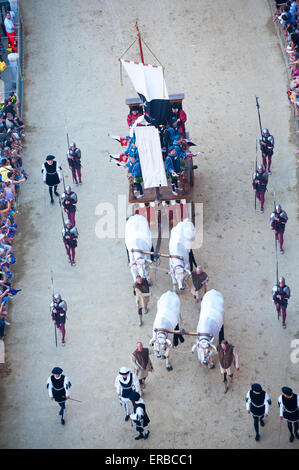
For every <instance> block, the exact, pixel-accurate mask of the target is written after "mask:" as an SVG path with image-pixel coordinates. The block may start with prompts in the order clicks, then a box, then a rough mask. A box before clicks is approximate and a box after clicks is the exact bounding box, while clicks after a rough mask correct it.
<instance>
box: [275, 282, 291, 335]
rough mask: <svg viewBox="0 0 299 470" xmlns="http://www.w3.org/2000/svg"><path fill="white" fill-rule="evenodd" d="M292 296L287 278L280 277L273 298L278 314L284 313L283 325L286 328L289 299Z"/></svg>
mask: <svg viewBox="0 0 299 470" xmlns="http://www.w3.org/2000/svg"><path fill="white" fill-rule="evenodd" d="M290 297H291V289H290V288H289V286H287V285H286V283H285V278H284V277H283V276H282V277H280V278H279V279H278V284H276V285H275V286H273V289H272V299H273V302H274V304H275V308H276V311H277V313H278V316H279V315H280V312H281V313H282V327H283V328H286V318H287V306H288V300H289V298H290Z"/></svg>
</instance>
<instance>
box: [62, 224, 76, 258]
mask: <svg viewBox="0 0 299 470" xmlns="http://www.w3.org/2000/svg"><path fill="white" fill-rule="evenodd" d="M78 236H79V233H78V230H77V228H76V227H75V226H73V224H72V222H71V221H70V220H69V219H67V220H66V221H65V223H64V228H63V229H62V238H63V243H64V245H65V249H66V254H67V256H68V259H69V262H70V263H71V265H72V266H76V263H75V249H76V247H77V245H78V242H77V239H78Z"/></svg>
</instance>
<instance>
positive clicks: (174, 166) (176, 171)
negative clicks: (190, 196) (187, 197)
mask: <svg viewBox="0 0 299 470" xmlns="http://www.w3.org/2000/svg"><path fill="white" fill-rule="evenodd" d="M165 169H166V175H167V178H170V180H171V189H172V194H174V195H175V196H177V195H178V193H177V192H176V190H179V191H183V189H184V188H180V187H179V185H178V179H179V176H180V174H181V172H182V165H181V159H180V157H179V155H178V153H177V151H176V149H175V147H173V146H172V147H169V154H168V155H167V157H166V160H165Z"/></svg>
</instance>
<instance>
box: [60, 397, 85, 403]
mask: <svg viewBox="0 0 299 470" xmlns="http://www.w3.org/2000/svg"><path fill="white" fill-rule="evenodd" d="M62 398H65V399H66V397H62ZM68 400H73V401H77V402H78V403H82V401H80V400H75V398H71V397H68Z"/></svg>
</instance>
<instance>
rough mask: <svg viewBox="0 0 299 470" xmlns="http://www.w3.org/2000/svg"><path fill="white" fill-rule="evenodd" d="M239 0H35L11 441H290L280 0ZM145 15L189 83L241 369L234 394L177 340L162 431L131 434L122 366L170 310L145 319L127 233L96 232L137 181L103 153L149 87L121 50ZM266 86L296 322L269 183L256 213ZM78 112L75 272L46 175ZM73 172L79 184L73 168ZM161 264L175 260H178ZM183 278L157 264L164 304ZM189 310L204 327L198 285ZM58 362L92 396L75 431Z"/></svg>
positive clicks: (165, 384)
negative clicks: (258, 434) (61, 304)
mask: <svg viewBox="0 0 299 470" xmlns="http://www.w3.org/2000/svg"><path fill="white" fill-rule="evenodd" d="M207 3H208V5H207ZM211 3H212V4H211ZM240 3H241V2H239V1H238V0H227V1H226V2H225V7H224V6H223V2H221V1H219V0H217V1H214V2H204V1H202V0H200V1H199V0H188V1H187V2H184V3H183V6H182V3H181V2H177V1H170V0H165V1H164V2H163V4H164V8H163V9H162V8H160V7H159V5H160V2H158V1H156V0H151V1H145V0H141V1H138V2H136V1H132V2H129V4H128V3H125V4H124V2H121V1H116V0H113V1H112V2H109V1H108V0H107V1H99V0H89V1H88V2H87V3H86V6H85V8H84V11H83V8H82V2H79V1H78V0H72V1H71V0H65V1H64V2H63V8H61V2H59V1H57V0H52V1H51V2H41V1H40V0H23V5H24V7H23V9H24V20H25V28H26V34H25V40H26V58H25V63H26V81H25V97H26V100H25V116H24V118H25V122H26V125H27V131H26V135H27V136H26V152H25V158H24V160H25V168H26V170H28V171H29V173H30V180H29V183H28V184H27V185H25V186H23V189H22V197H21V200H22V203H21V207H20V211H21V215H20V217H19V220H18V221H19V223H20V227H21V228H20V231H19V234H18V241H17V245H18V248H17V269H18V272H17V273H16V282H15V287H21V288H22V289H23V292H22V293H21V294H19V295H18V296H17V298H16V299H15V300H14V305H13V310H12V309H11V310H12V312H11V314H10V318H11V321H12V326H11V327H10V331H9V333H8V335H7V338H6V351H7V361H8V362H7V366H6V372H7V373H6V374H4V373H2V375H1V396H2V400H1V422H0V425H1V429H2V432H1V436H0V445H1V447H2V448H48V449H53V448H135V447H136V448H142V447H146V448H179V447H180V448H256V447H259V448H274V447H276V445H277V439H278V429H279V419H278V409H277V408H276V402H277V397H278V395H279V394H280V388H281V386H282V385H290V386H292V387H293V388H294V390H295V391H299V383H298V374H297V371H298V365H296V364H292V363H291V361H290V357H289V355H290V352H291V349H290V342H291V340H292V339H293V338H296V337H299V322H298V313H299V310H298V306H297V305H298V303H299V302H298V293H297V292H296V280H297V274H298V266H297V265H296V255H297V254H298V248H299V242H298V240H299V238H298V232H299V225H298V219H297V218H296V213H297V210H298V202H297V201H298V198H297V186H296V185H297V180H296V157H295V144H294V142H293V139H292V135H293V132H294V131H293V128H292V126H290V122H291V115H290V110H289V107H288V102H287V99H286V94H285V90H286V73H285V69H284V68H283V60H282V57H281V52H280V49H279V45H278V41H277V38H276V36H275V32H274V28H273V25H272V23H271V20H270V18H269V15H270V13H269V10H268V6H267V2H266V1H262V2H261V1H260V0H251V1H249V2H242V7H241V6H240ZM157 12H159V14H157ZM135 17H138V18H139V24H140V29H141V31H142V33H143V36H144V40H145V41H146V42H147V43H148V44H149V45H150V47H151V49H152V50H153V51H154V52H155V54H156V56H157V57H158V58H159V60H160V61H161V62H162V63H163V64H164V65H165V66H166V83H167V87H168V91H169V93H180V92H184V93H185V97H186V98H185V101H184V107H185V110H186V112H187V114H188V123H187V124H188V126H187V127H188V130H189V131H190V134H191V136H192V137H193V139H194V141H196V142H198V143H199V144H200V146H199V148H200V150H203V151H204V152H205V158H203V159H202V160H201V161H200V167H199V170H198V172H197V176H196V180H195V189H194V201H195V202H203V204H204V243H203V246H202V249H201V250H200V251H199V252H198V251H197V252H196V257H197V259H199V260H200V263H201V264H203V265H204V267H205V268H206V270H207V272H208V274H209V277H210V285H209V287H210V288H212V287H214V288H216V289H219V290H221V291H222V292H223V294H224V297H225V306H226V321H225V332H226V336H227V338H228V339H229V340H230V341H231V342H232V343H233V344H235V345H236V347H237V349H238V351H239V357H240V372H239V375H238V376H237V377H236V380H235V384H234V386H233V390H230V391H229V393H227V395H225V396H224V395H223V393H222V385H221V382H220V374H219V371H218V369H216V370H214V371H209V370H207V369H204V368H203V367H201V366H200V365H199V364H198V361H197V359H196V357H194V356H191V354H180V353H173V355H172V362H173V366H174V370H173V372H171V373H168V372H167V371H166V370H165V367H164V363H158V362H157V361H154V367H155V372H154V373H153V374H152V375H151V377H150V379H149V381H148V385H147V388H146V393H145V401H146V405H147V409H148V414H149V416H150V418H151V427H150V429H151V431H152V432H151V436H150V439H149V440H148V441H146V442H142V443H140V442H138V443H136V442H135V441H134V440H133V436H134V435H135V433H133V431H131V428H130V426H129V425H128V424H127V423H125V422H124V421H123V418H124V410H123V409H120V406H119V403H118V400H117V399H116V395H115V389H114V387H113V385H114V379H115V376H116V374H117V371H118V368H119V367H120V366H122V365H125V364H129V358H130V353H131V352H132V351H133V349H134V347H135V343H136V341H137V340H142V341H143V342H144V343H147V342H148V340H149V339H150V337H151V328H152V322H153V318H154V313H155V306H154V302H152V304H151V309H150V313H149V315H148V317H147V318H146V320H145V324H144V326H143V327H142V328H139V327H138V325H137V318H136V317H137V315H136V309H135V303H134V299H133V296H132V292H131V278H130V273H129V271H128V268H127V264H126V255H125V251H124V243H123V240H122V239H104V240H99V239H98V238H97V237H96V235H95V224H96V222H97V221H98V218H99V217H98V216H96V215H95V208H96V206H97V205H98V204H100V203H103V202H108V203H112V204H114V205H115V206H116V203H117V198H118V195H119V194H124V195H125V194H126V193H127V184H126V178H125V177H124V174H123V173H122V172H121V169H118V168H117V167H114V166H113V165H112V164H109V162H108V161H107V159H106V158H105V156H104V151H105V150H106V149H110V150H111V151H117V150H118V146H117V144H116V143H113V142H112V141H111V140H110V139H109V138H108V137H107V134H108V132H109V131H111V132H113V133H116V134H117V133H119V134H122V135H125V134H126V120H125V119H126V114H127V109H126V107H125V104H124V100H125V98H126V97H129V96H134V95H135V93H134V92H133V90H132V88H131V85H130V84H129V82H128V79H125V86H124V87H120V86H119V65H118V63H117V61H116V58H117V57H118V56H120V55H121V54H122V53H123V52H124V51H125V49H126V48H127V47H128V45H129V44H130V43H131V42H132V41H133V40H134V37H135V32H134V28H133V21H134V19H135ZM135 52H136V55H135V56H134V54H133V55H132V56H131V58H132V59H135V58H137V49H136V50H135ZM148 60H150V58H149V57H148ZM255 94H257V95H258V96H259V97H260V103H261V111H262V123H263V126H267V127H269V128H270V131H271V133H273V135H274V136H275V139H276V152H275V157H274V162H273V174H272V176H271V179H270V183H269V191H270V190H271V189H272V188H274V187H275V188H276V191H277V194H278V198H279V201H280V202H281V203H282V204H283V206H285V208H286V210H287V212H288V214H289V222H288V226H287V230H286V243H285V248H286V251H285V255H284V256H283V257H282V256H280V258H279V261H280V268H281V269H280V273H281V274H283V275H285V276H286V278H287V282H288V284H289V285H290V287H291V289H292V300H291V302H290V306H289V309H288V318H287V325H288V327H287V329H286V330H282V329H281V326H280V325H279V323H278V321H277V319H276V315H275V313H274V308H273V304H272V302H271V288H272V285H273V283H274V280H275V264H274V262H275V257H274V243H273V234H272V232H271V230H270V229H269V219H268V215H269V214H270V212H271V209H272V199H271V198H270V193H267V196H266V206H265V214H264V215H260V214H259V213H257V214H256V215H255V213H254V209H253V201H254V199H253V194H252V190H251V184H250V178H251V177H250V173H251V171H252V169H253V164H254V159H255V139H256V138H257V137H258V132H259V129H258V121H257V115H256V108H255V99H254V96H255ZM64 114H65V115H66V116H67V120H68V123H69V132H70V138H71V139H75V140H76V142H77V143H78V145H79V146H80V147H81V149H82V154H83V165H84V168H83V175H84V185H83V186H82V187H78V188H77V189H76V191H77V193H78V197H79V204H78V208H79V211H78V214H77V225H78V229H79V233H80V239H79V248H78V250H77V267H76V268H75V269H71V268H70V266H69V265H68V263H67V261H66V257H65V252H64V247H63V244H62V241H61V238H60V230H61V221H60V213H59V208H58V204H57V203H56V204H55V206H54V207H50V205H49V201H48V196H47V197H46V204H45V202H44V199H43V198H44V196H43V187H42V184H41V174H40V166H41V164H42V163H43V161H44V157H45V156H46V155H47V154H48V153H52V154H54V155H56V157H57V159H58V160H59V161H60V162H62V163H63V164H64V167H65V157H64V155H65V150H66V138H65V134H64ZM66 182H67V183H69V184H71V178H70V175H68V176H67V178H66ZM166 246H167V245H166V242H164V249H166ZM161 265H162V266H165V267H166V263H165V261H163V262H162V263H161ZM51 267H52V268H53V269H54V273H55V290H59V291H61V293H62V295H63V297H64V298H65V299H66V300H67V301H68V304H69V314H68V317H69V318H68V323H67V337H66V340H67V346H66V348H65V349H62V348H61V347H58V348H57V349H56V348H55V344H54V332H53V327H52V324H51V321H50V319H49V313H48V307H49V302H50V300H51V291H50V268H51ZM168 288H170V281H169V279H168V278H167V277H166V276H165V275H163V274H162V272H159V286H156V287H155V291H154V299H153V300H157V298H158V297H159V295H161V294H162V293H163V292H164V291H166V290H167V289H168ZM115 292H116V293H117V295H116V294H115ZM182 317H183V323H184V327H185V328H186V329H194V328H195V326H196V324H197V319H198V313H197V311H196V308H195V307H194V303H193V301H192V299H191V298H190V296H188V294H187V293H184V294H183V296H182ZM191 344H192V341H191V340H190V339H189V338H188V339H187V340H186V342H185V343H184V345H183V346H180V349H182V350H184V351H187V350H190V347H191ZM56 365H59V366H61V367H62V368H63V369H64V371H65V373H66V374H67V375H69V376H70V378H71V381H72V383H73V389H72V393H73V397H74V398H77V399H79V400H82V401H83V403H82V404H78V403H75V402H72V403H70V404H68V411H67V415H66V420H67V424H66V426H65V427H62V426H61V425H60V424H59V418H58V409H56V406H54V405H53V404H52V403H50V401H49V399H48V396H47V392H46V389H45V382H46V379H47V377H48V375H49V373H50V371H51V369H52V367H53V366H56ZM253 381H257V382H260V383H261V384H262V385H263V387H264V388H266V390H267V391H268V392H269V393H270V394H271V396H272V399H273V407H272V410H271V414H270V417H269V418H268V419H267V424H266V428H265V429H264V430H262V439H261V441H260V442H259V443H258V444H256V443H255V441H254V440H253V426H252V419H251V417H248V416H247V413H246V411H245V402H244V397H245V394H246V392H247V390H248V388H249V386H250V384H251V383H252V382H253ZM285 428H286V425H284V426H283V434H282V438H281V447H286V448H288V447H290V448H294V447H295V446H297V447H298V445H297V443H293V444H292V445H290V444H289V443H288V434H287V431H286V429H285Z"/></svg>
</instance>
